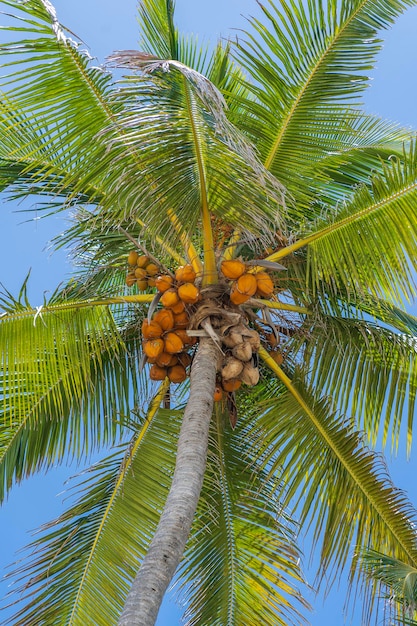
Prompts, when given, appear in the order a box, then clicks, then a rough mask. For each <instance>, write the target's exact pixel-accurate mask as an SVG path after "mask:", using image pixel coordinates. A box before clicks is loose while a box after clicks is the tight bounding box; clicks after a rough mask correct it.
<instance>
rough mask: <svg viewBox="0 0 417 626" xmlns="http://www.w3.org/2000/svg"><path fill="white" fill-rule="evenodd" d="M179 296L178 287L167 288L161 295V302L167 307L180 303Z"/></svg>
mask: <svg viewBox="0 0 417 626" xmlns="http://www.w3.org/2000/svg"><path fill="white" fill-rule="evenodd" d="M178 301H179V297H178V293H177V290H176V289H167V290H166V291H164V293H163V294H162V296H161V304H162V306H164V307H166V308H167V309H170V308H172V307H173V306H175V305H176V304H178Z"/></svg>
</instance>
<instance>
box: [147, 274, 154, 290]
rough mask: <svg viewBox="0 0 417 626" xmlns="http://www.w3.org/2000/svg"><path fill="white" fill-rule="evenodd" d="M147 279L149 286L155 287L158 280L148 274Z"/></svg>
mask: <svg viewBox="0 0 417 626" xmlns="http://www.w3.org/2000/svg"><path fill="white" fill-rule="evenodd" d="M147 281H148V287H155V284H156V281H155V279H154V278H153V277H152V276H148V278H147Z"/></svg>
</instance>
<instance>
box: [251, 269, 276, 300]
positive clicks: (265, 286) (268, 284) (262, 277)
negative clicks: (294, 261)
mask: <svg viewBox="0 0 417 626" xmlns="http://www.w3.org/2000/svg"><path fill="white" fill-rule="evenodd" d="M255 278H256V283H257V289H256V295H258V296H263V297H264V298H270V297H271V296H272V294H273V293H274V283H273V282H272V279H271V277H270V276H269V274H267V273H266V272H259V273H258V274H255Z"/></svg>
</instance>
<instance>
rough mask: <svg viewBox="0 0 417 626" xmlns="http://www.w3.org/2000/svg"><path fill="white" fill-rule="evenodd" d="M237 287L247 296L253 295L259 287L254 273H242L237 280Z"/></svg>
mask: <svg viewBox="0 0 417 626" xmlns="http://www.w3.org/2000/svg"><path fill="white" fill-rule="evenodd" d="M236 288H237V289H238V291H240V293H242V294H245V295H246V296H253V295H255V292H256V290H257V288H258V282H257V280H256V278H255V275H254V274H242V276H240V277H239V278H238V279H237V281H236Z"/></svg>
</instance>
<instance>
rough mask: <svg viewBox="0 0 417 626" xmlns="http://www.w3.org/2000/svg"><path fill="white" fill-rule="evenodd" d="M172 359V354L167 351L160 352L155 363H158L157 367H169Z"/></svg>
mask: <svg viewBox="0 0 417 626" xmlns="http://www.w3.org/2000/svg"><path fill="white" fill-rule="evenodd" d="M171 360H172V354H169V353H168V352H161V354H160V355H159V356H158V358H157V359H156V360H155V363H156V364H157V365H159V367H170V366H171V365H172V364H171Z"/></svg>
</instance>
